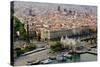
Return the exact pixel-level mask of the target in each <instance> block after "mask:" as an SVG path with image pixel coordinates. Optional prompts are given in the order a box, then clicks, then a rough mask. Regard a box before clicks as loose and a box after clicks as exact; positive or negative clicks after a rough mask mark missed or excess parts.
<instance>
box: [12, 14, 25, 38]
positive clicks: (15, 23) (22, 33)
mask: <svg viewBox="0 0 100 67" xmlns="http://www.w3.org/2000/svg"><path fill="white" fill-rule="evenodd" d="M13 30H14V35H15V36H16V35H17V34H16V32H17V31H19V33H20V37H22V38H25V37H26V31H25V28H24V24H23V23H22V22H21V21H20V20H19V19H18V18H17V17H16V16H14V20H13Z"/></svg>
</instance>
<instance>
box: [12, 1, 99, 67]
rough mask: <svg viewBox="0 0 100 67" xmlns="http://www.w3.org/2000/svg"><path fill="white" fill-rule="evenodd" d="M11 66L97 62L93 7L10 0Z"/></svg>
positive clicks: (95, 18)
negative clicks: (11, 6) (11, 3)
mask: <svg viewBox="0 0 100 67" xmlns="http://www.w3.org/2000/svg"><path fill="white" fill-rule="evenodd" d="M13 5H14V7H13V8H12V11H11V12H14V13H13V16H12V17H13V22H11V23H13V50H12V51H13V58H14V62H13V61H12V63H13V65H14V66H23V65H24V66H25V65H40V64H58V63H74V62H90V61H97V7H96V6H92V5H91V6H90V5H72V4H56V3H39V2H23V1H14V2H13Z"/></svg>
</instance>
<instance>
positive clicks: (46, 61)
mask: <svg viewBox="0 0 100 67" xmlns="http://www.w3.org/2000/svg"><path fill="white" fill-rule="evenodd" d="M51 62H52V60H50V59H46V60H43V61H41V63H43V64H49V63H51Z"/></svg>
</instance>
